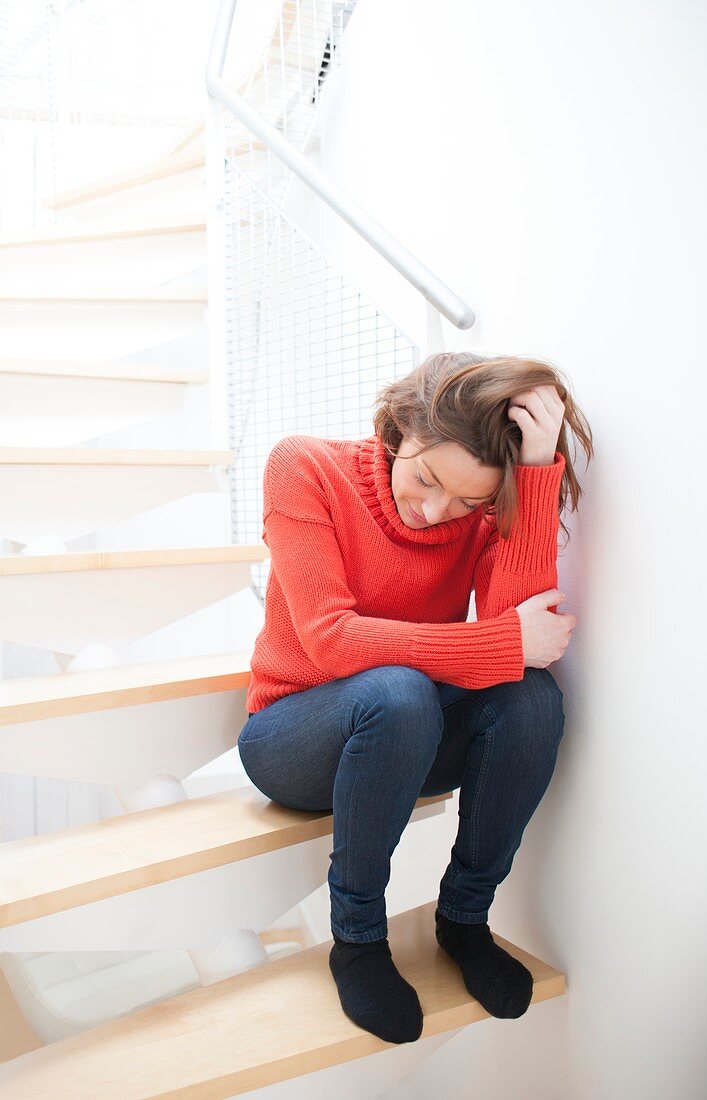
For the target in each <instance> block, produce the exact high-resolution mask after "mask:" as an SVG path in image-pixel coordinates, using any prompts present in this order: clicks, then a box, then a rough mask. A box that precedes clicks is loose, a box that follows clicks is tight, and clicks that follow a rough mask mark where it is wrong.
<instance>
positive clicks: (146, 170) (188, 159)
mask: <svg viewBox="0 0 707 1100" xmlns="http://www.w3.org/2000/svg"><path fill="white" fill-rule="evenodd" d="M203 166H204V154H203V153H197V154H195V155H194V154H193V155H191V156H171V157H162V158H161V159H160V160H157V161H153V162H152V163H150V164H146V165H141V166H140V167H138V168H129V169H128V170H127V171H125V172H117V173H115V174H113V175H111V176H106V177H104V178H103V179H100V180H92V181H91V182H90V183H84V184H81V186H80V187H72V188H70V189H69V190H67V191H60V192H58V193H57V194H55V195H50V196H48V197H47V198H46V199H44V201H43V202H42V205H43V206H47V207H49V209H50V210H65V209H66V208H67V207H68V206H75V205H76V204H77V203H79V202H85V201H86V200H88V199H97V198H102V197H103V196H104V195H111V194H113V193H114V192H115V191H122V190H123V189H124V188H126V187H139V186H140V185H141V184H143V183H151V182H152V181H153V180H158V179H164V178H165V177H166V176H174V175H179V173H180V172H191V171H192V170H193V169H194V168H202V167H203Z"/></svg>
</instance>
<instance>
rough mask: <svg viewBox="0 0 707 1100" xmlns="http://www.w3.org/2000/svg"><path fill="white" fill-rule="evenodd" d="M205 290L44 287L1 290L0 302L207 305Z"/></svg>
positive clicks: (189, 288)
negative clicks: (194, 303)
mask: <svg viewBox="0 0 707 1100" xmlns="http://www.w3.org/2000/svg"><path fill="white" fill-rule="evenodd" d="M207 297H208V291H207V288H206V287H191V286H190V287H183V286H182V287H179V286H176V287H151V286H146V287H140V288H138V289H137V290H136V289H135V287H100V288H96V287H72V288H71V289H69V290H63V289H59V288H58V287H55V288H52V287H45V288H40V289H33V290H30V289H27V290H0V302H187V303H188V302H199V303H201V302H206V301H207Z"/></svg>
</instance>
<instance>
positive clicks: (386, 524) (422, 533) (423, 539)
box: [358, 435, 480, 546]
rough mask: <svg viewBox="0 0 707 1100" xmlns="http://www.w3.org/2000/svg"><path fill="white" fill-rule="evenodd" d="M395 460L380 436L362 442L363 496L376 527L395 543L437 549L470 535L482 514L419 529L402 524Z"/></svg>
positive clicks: (360, 468) (360, 465) (477, 513)
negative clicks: (394, 488)
mask: <svg viewBox="0 0 707 1100" xmlns="http://www.w3.org/2000/svg"><path fill="white" fill-rule="evenodd" d="M391 467H392V460H391V459H390V457H389V455H388V452H387V450H386V448H385V445H384V443H383V441H382V440H381V439H380V438H379V437H378V436H377V435H371V436H368V437H367V438H366V439H362V440H360V441H359V449H358V469H359V478H360V487H361V495H362V496H363V500H364V502H365V504H366V506H367V508H368V510H369V511H370V512H371V513H372V515H373V517H374V519H375V521H376V523H377V524H378V525H379V527H382V529H383V531H385V533H386V535H387V536H388V538H389V539H391V540H392V541H393V542H399V543H406V542H407V543H409V542H416V543H422V544H426V545H429V546H434V545H437V544H439V543H442V542H451V541H452V540H453V539H458V538H460V537H461V536H462V535H465V534H467V533H468V532H469V531H470V529H471V527H472V526H476V525H477V524H478V522H479V516H480V513H479V512H477V511H475V512H469V514H468V515H466V516H461V517H460V518H459V519H450V520H446V521H445V522H443V523H434V524H432V526H431V527H421V528H419V530H418V529H416V528H413V527H408V526H407V524H405V523H404V522H403V520H402V519H401V518H400V515H399V513H398V509H397V507H396V505H395V498H394V496H393V491H392V489H391V484H390V476H391Z"/></svg>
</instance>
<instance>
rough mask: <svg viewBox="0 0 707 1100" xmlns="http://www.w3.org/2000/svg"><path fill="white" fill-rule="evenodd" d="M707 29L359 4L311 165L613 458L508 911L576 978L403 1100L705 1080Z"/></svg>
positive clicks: (338, 238)
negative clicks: (561, 393) (561, 732)
mask: <svg viewBox="0 0 707 1100" xmlns="http://www.w3.org/2000/svg"><path fill="white" fill-rule="evenodd" d="M706 22H707V14H706V12H705V8H704V6H703V5H700V4H697V3H688V2H686V0H683V2H672V3H670V2H668V0H665V2H664V3H659V4H655V3H653V4H645V3H638V2H631V0H624V2H623V3H620V4H616V3H608V2H606V0H600V2H595V3H592V4H589V3H574V4H565V3H561V2H559V0H541V2H537V3H533V4H527V3H523V2H520V0H508V2H506V3H504V4H495V3H489V2H487V3H469V2H468V0H375V2H374V0H360V2H359V5H358V7H357V9H356V11H355V12H354V15H353V17H352V19H351V22H350V24H349V30H348V42H347V50H348V53H347V61H346V64H345V66H344V68H343V69H342V70H341V71H340V72H338V73H336V74H335V76H334V78H333V80H332V83H331V85H330V87H329V88H328V92H327V98H326V106H325V108H324V109H325V111H326V115H325V119H324V126H323V140H322V149H321V154H320V156H319V163H320V164H321V165H323V166H324V167H325V168H326V169H327V170H328V171H329V172H330V173H331V174H332V175H333V177H334V178H335V179H336V180H338V182H339V183H340V184H341V185H342V186H344V187H345V188H346V189H347V190H348V191H349V193H350V194H351V195H352V196H353V197H355V198H357V199H358V200H359V201H361V202H363V203H364V205H366V206H367V208H368V209H369V210H370V212H371V213H372V214H373V216H374V217H376V218H378V219H379V220H380V221H381V222H382V223H383V224H384V225H385V226H386V227H387V228H389V229H390V230H391V231H392V232H394V233H395V234H396V235H397V236H398V237H399V238H400V240H401V241H403V243H405V244H406V245H407V246H408V247H409V248H411V249H412V250H413V251H416V252H417V253H418V254H419V255H420V257H421V258H422V259H423V260H425V261H426V262H427V263H428V264H429V265H430V266H431V267H432V269H433V270H435V271H436V272H437V273H438V274H439V275H440V276H441V277H442V278H444V279H446V280H447V281H448V282H449V283H450V285H451V286H453V287H454V289H455V290H457V291H458V292H459V293H460V294H462V295H463V296H466V297H467V298H468V300H469V301H470V303H471V304H472V305H473V307H474V308H475V309H476V310H477V312H478V323H477V325H476V327H475V328H473V329H472V330H470V331H469V332H467V333H460V332H457V331H456V330H454V329H452V327H451V326H448V325H446V326H445V332H446V346H447V348H448V349H458V350H461V349H464V348H470V349H480V350H482V351H488V352H494V353H498V352H505V353H509V354H531V355H538V356H541V357H546V358H549V359H551V360H552V361H554V362H555V363H557V364H558V365H559V366H561V367H562V368H563V369H564V370H566V371H567V372H568V373H569V375H570V377H571V379H572V380H573V384H574V392H575V396H576V398H577V399H578V401H579V403H580V405H581V406H582V408H583V409H584V411H585V413H586V415H587V416H588V418H589V420H590V423H591V424H592V427H593V430H594V434H595V445H596V450H597V456H596V459H595V461H594V462H593V463H592V464H591V465H590V468H589V471H588V472H587V474H586V476H585V474H584V470H583V467H582V466H581V465H580V467H579V470H578V473H579V474H580V476H581V478H582V481H583V485H584V488H585V491H586V497H585V498H583V500H582V502H581V505H580V512H579V514H578V516H577V515H574V516H573V517H572V531H573V535H572V540H571V542H570V544H569V547H568V548H567V550H566V551H565V552H564V553H563V554H562V556H561V559H560V580H561V586H562V587H563V589H564V591H565V592H567V593H568V595H569V597H570V598H569V600H568V601H567V604H566V605H565V610H572V611H573V612H574V613H575V614H576V615H577V616H578V620H579V622H578V626H577V628H576V630H575V631H574V636H573V639H572V642H571V645H570V648H569V649H568V651H567V654H566V655H565V657H564V658H563V659H562V661H561V662H558V663H556V664H555V665H553V666H552V671H553V673H554V674H555V675H556V677H557V679H558V682H559V683H560V685H561V687H562V689H563V691H564V694H565V713H566V732H565V737H564V740H563V743H562V746H561V750H560V758H559V761H558V765H557V769H556V771H555V775H554V777H553V780H552V783H551V785H550V788H549V789H548V792H547V793H546V795H545V798H544V800H543V802H542V803H541V805H540V807H539V808H538V810H537V812H536V814H535V816H534V818H533V820H532V821H531V823H530V825H529V826H528V828H527V829H526V832H525V836H524V839H523V844H522V846H521V849H520V851H519V852H518V855H517V856H516V860H515V863H514V866H513V869H512V871H511V874H510V876H509V878H508V879H507V880H506V882H505V883H504V884H503V885H502V886H501V887H500V889H499V891H498V893H497V897H496V901H495V903H494V907H493V909H492V912H491V926H492V928H494V929H495V930H497V931H498V932H499V933H500V934H501V935H503V936H506V937H508V938H509V939H511V940H513V941H514V942H516V943H519V944H521V945H522V946H524V947H526V948H527V949H529V950H530V951H532V952H533V953H535V954H538V955H540V956H541V957H542V958H545V959H547V960H548V961H549V962H551V963H553V964H554V965H556V966H559V967H560V968H562V969H563V970H565V971H566V973H567V986H568V991H567V995H566V996H565V997H564V998H560V999H556V1000H553V1001H549V1002H546V1003H544V1004H541V1005H538V1006H534V1007H533V1008H532V1009H531V1010H530V1011H529V1012H528V1014H527V1015H526V1016H525V1017H523V1018H522V1019H521V1020H517V1021H513V1022H510V1021H500V1020H492V1019H490V1020H487V1021H485V1022H484V1023H483V1024H480V1025H475V1026H473V1027H470V1028H468V1029H466V1030H465V1031H463V1032H462V1033H460V1034H459V1035H458V1036H457V1037H456V1038H455V1039H454V1040H452V1041H451V1042H450V1043H449V1044H447V1045H446V1046H445V1047H443V1048H442V1049H441V1050H440V1051H439V1052H438V1053H437V1054H436V1055H434V1056H433V1057H432V1058H431V1059H430V1060H429V1061H428V1062H427V1063H426V1064H425V1065H424V1066H423V1067H422V1068H421V1069H420V1070H418V1071H416V1074H415V1077H414V1079H411V1080H409V1081H408V1082H406V1083H405V1086H404V1087H402V1088H401V1089H399V1090H396V1091H395V1093H392V1092H391V1093H387V1094H386V1098H387V1100H393V1096H394V1097H395V1100H402V1098H403V1097H409V1098H411V1100H417V1098H420V1100H422V1098H423V1097H424V1098H427V1097H430V1096H440V1095H444V1094H445V1091H449V1092H450V1094H452V1095H455V1096H460V1097H474V1100H510V1098H511V1097H513V1098H516V1097H519V1098H520V1097H522V1098H523V1100H599V1098H601V1100H614V1098H616V1100H618V1098H620V1097H621V1098H623V1097H624V1096H625V1095H626V1094H627V1091H628V1090H630V1092H631V1094H632V1095H637V1096H640V1097H641V1098H642V1100H664V1098H665V1097H666V1096H671V1097H672V1098H673V1100H678V1098H679V1100H696V1098H697V1097H698V1096H702V1095H704V1089H705V1065H704V1056H703V1055H702V1054H701V1053H700V1051H701V1049H704V1047H703V1044H702V1043H701V1042H700V1040H701V1039H702V1037H703V1033H704V1016H705V1007H706V1004H705V1001H706V997H705V982H704V974H705V949H704V946H703V944H704V931H703V927H704V924H705V912H706V909H705V890H704V875H703V873H702V872H703V870H704V862H705V861H704V845H703V841H702V837H703V834H704V829H705V820H704V818H705V810H704V805H705V799H704V795H703V788H704V782H703V780H702V779H701V776H700V773H701V771H702V774H704V772H703V768H704V762H705V755H706V754H707V750H706V749H705V740H706V738H705V722H704V704H703V699H702V687H703V680H704V676H703V672H702V667H701V661H700V658H701V657H702V656H703V655H704V644H703V643H704V626H703V622H704V610H705V607H704V598H703V595H702V592H703V576H704V574H703V568H702V567H701V566H700V564H699V563H700V562H701V561H702V560H703V554H704V551H703V547H702V545H701V539H700V534H701V530H703V529H704V527H702V528H701V527H700V522H699V521H700V519H701V520H702V522H703V523H704V518H705V517H704V491H703V485H702V481H701V478H700V472H701V471H704V458H703V454H704V436H705V429H704V419H705V413H706V411H707V406H706V405H705V401H704V398H705V386H704V382H703V375H702V370H703V364H702V361H703V359H704V346H705V332H704V330H705V320H704V317H705V311H704V303H703V296H704V287H705V280H704V275H705V266H706V264H705V228H706V225H705V223H706V220H707V219H706V217H705V178H704V177H705V172H704V169H705V151H704V128H705V121H704V119H705V114H704V108H705V98H706V97H705V91H706V85H707V72H706V70H705V66H704V57H705V30H706V26H705V24H706ZM298 187H299V192H298V193H296V194H295V195H293V201H292V206H291V209H293V210H297V211H298V217H299V218H300V222H301V225H302V227H303V228H304V229H305V230H306V231H307V232H309V233H310V234H311V235H312V236H313V237H314V238H315V239H318V240H321V241H322V242H326V245H327V251H328V253H329V254H330V255H332V254H333V253H334V252H335V251H337V250H338V252H339V254H340V257H341V260H342V263H343V264H344V266H345V267H347V268H348V270H349V272H350V273H351V274H352V276H353V277H354V278H355V280H356V281H357V282H358V283H359V284H361V285H363V286H365V287H366V289H372V288H373V287H374V286H375V288H376V299H377V301H378V304H379V305H380V306H381V308H383V309H386V310H387V311H388V312H390V313H391V314H392V315H393V317H394V319H396V320H397V321H398V323H399V324H401V326H402V327H403V328H405V329H407V330H408V331H410V332H413V333H415V332H418V333H421V332H422V331H423V328H424V325H423V320H424V311H423V310H422V308H421V306H420V304H419V302H418V296H417V294H416V293H415V292H414V291H408V290H407V289H406V288H405V287H404V286H403V284H402V283H401V281H400V280H399V279H398V278H397V277H394V278H393V277H390V276H389V275H388V274H387V273H386V272H385V270H384V266H383V263H382V261H381V260H380V258H379V257H378V256H377V255H376V254H373V253H370V255H369V252H370V250H368V249H367V248H366V247H364V246H362V245H361V246H359V245H358V244H357V243H354V242H353V241H352V236H351V232H350V231H349V230H348V228H346V227H344V228H340V227H337V225H336V224H335V220H334V217H333V215H330V213H329V211H328V210H327V209H326V208H321V209H320V208H318V207H317V206H316V204H315V202H314V200H312V198H311V197H310V195H309V192H307V191H306V189H304V188H303V187H302V186H301V185H298ZM454 824H455V822H451V823H450V833H449V839H450V843H451V840H452V839H453V835H454V834H453V826H454ZM447 855H448V853H447V852H440V851H429V850H428V852H427V866H426V873H427V875H428V882H429V891H432V890H434V889H435V888H436V885H437V883H438V880H439V877H440V874H441V871H442V870H443V868H444V866H445V865H446V858H447ZM418 860H419V852H418ZM418 866H419V864H418ZM395 889H396V887H395V883H394V882H391V888H390V890H391V892H393V893H394V892H395ZM429 891H428V895H427V896H428V897H431V896H432V895H431V893H430V892H429ZM389 897H390V893H389ZM392 911H395V910H392ZM390 912H391V906H390V905H389V913H390ZM452 1090H453V1091H452Z"/></svg>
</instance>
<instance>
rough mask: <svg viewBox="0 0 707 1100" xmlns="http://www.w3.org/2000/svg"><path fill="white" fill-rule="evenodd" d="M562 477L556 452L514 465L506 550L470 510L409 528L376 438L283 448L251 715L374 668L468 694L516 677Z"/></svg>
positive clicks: (276, 466)
mask: <svg viewBox="0 0 707 1100" xmlns="http://www.w3.org/2000/svg"><path fill="white" fill-rule="evenodd" d="M564 468H565V459H564V457H563V455H562V454H561V453H560V452H559V451H557V452H555V460H554V463H553V464H552V465H550V466H516V470H515V476H516V483H517V485H518V495H519V507H520V518H521V527H522V529H521V531H520V532H518V533H516V534H511V536H510V537H509V538H508V539H502V538H500V537H499V533H498V528H497V527H496V523H495V520H494V519H493V517H489V518H488V519H485V518H484V517H483V515H482V513H481V510H480V509H478V510H476V511H473V512H469V513H468V515H465V516H462V517H461V518H460V519H453V520H448V521H446V522H443V523H437V524H433V525H432V526H431V527H425V528H421V529H419V530H415V529H413V528H411V527H407V526H406V525H405V524H404V523H403V521H402V519H401V518H400V516H399V515H398V511H397V508H396V506H395V500H394V498H393V494H392V491H391V487H390V459H389V457H388V454H387V452H386V450H385V447H384V446H383V443H382V442H381V440H380V439H379V438H378V436H376V435H373V436H369V437H368V438H366V439H362V440H353V441H352V440H337V439H319V438H317V437H314V436H306V435H291V436H287V437H285V438H284V439H281V440H280V441H279V442H278V443H276V444H275V446H274V447H273V448H272V450H271V452H270V454H269V456H268V460H267V463H266V465H265V472H264V478H263V490H264V508H263V536H262V537H263V540H264V542H265V543H266V545H267V546H268V547H269V549H270V554H271V562H270V572H269V575H268V580H267V585H266V591H265V623H264V625H263V628H262V629H261V631H260V633H259V634H258V637H257V638H256V641H255V648H254V651H253V655H252V659H251V673H252V675H251V680H250V684H249V687H248V691H247V696H246V708H247V710H248V711H249V712H250V713H251V714H253V713H255V712H256V711H258V710H262V708H263V707H266V706H268V704H270V703H273V702H275V700H277V699H280V698H282V697H283V696H285V695H289V694H291V693H293V692H296V691H305V690H306V689H307V688H310V687H314V686H315V685H317V684H323V683H326V682H327V681H329V680H334V679H339V678H341V677H345V676H351V675H353V674H354V673H356V672H362V671H363V670H364V669H368V668H374V667H376V666H378V665H406V666H408V667H411V668H417V669H419V670H420V671H421V672H425V673H426V674H427V675H428V676H429V677H430V678H431V679H433V680H439V681H443V682H445V683H452V684H458V685H459V686H461V687H468V688H483V687H490V686H491V685H492V684H498V683H502V682H504V681H509V680H522V679H523V675H524V671H525V670H524V664H523V646H522V636H521V629H520V617H519V615H518V612H517V611H516V605H517V604H519V603H522V601H523V600H527V599H528V598H529V597H530V596H534V595H535V594H536V593H538V592H544V591H546V590H547V589H550V588H555V587H556V586H557V532H558V528H559V487H560V481H561V478H562V473H563V470H564ZM516 530H517V529H516ZM472 589H473V590H474V591H475V595H476V614H477V621H475V622H470V621H467V616H468V614H469V600H470V596H471V591H472Z"/></svg>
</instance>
